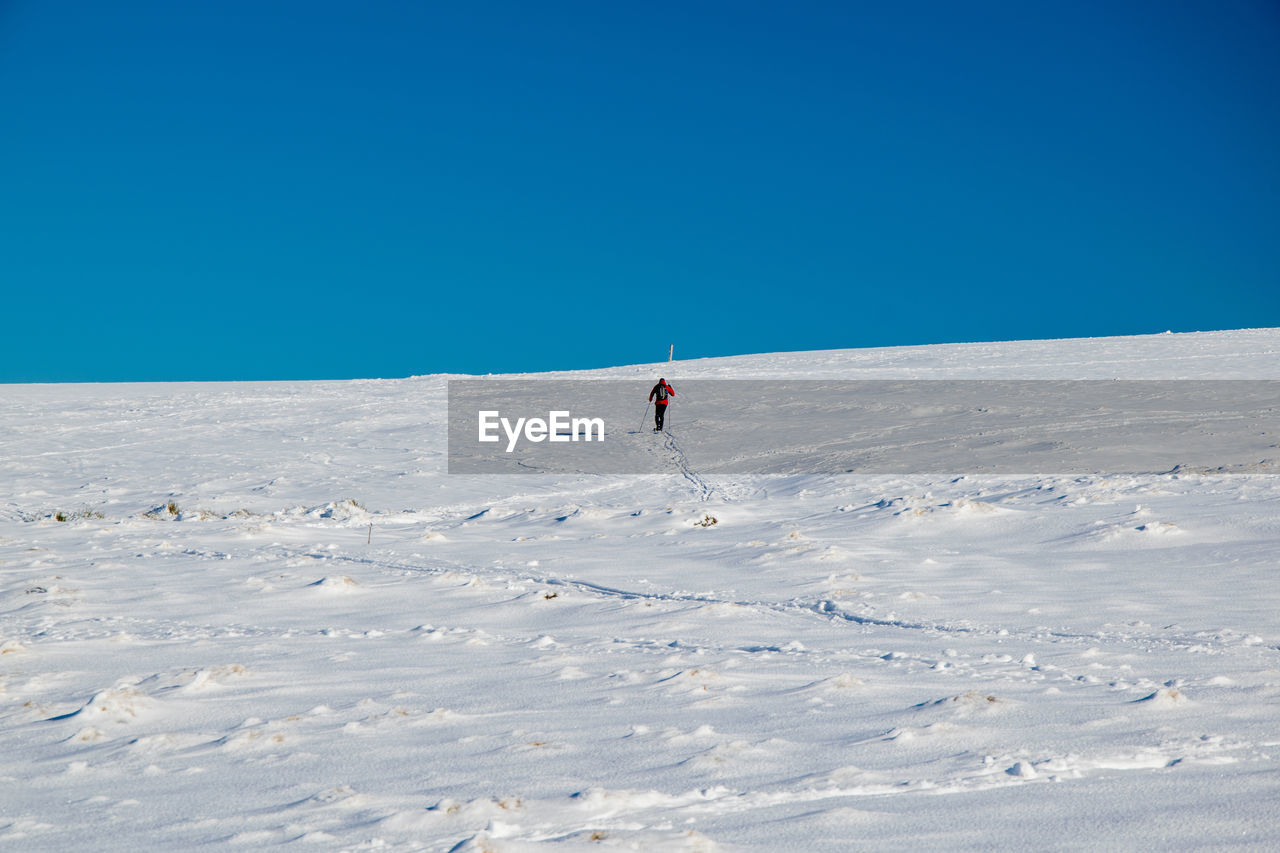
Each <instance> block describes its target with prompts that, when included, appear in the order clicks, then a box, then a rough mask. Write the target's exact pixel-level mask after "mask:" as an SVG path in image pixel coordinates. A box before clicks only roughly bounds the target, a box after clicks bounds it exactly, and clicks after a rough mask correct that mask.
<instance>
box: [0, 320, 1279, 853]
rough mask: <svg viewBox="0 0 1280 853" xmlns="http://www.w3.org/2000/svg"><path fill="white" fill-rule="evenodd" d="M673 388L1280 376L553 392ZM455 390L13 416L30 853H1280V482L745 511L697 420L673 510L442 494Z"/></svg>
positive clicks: (5, 497)
mask: <svg viewBox="0 0 1280 853" xmlns="http://www.w3.org/2000/svg"><path fill="white" fill-rule="evenodd" d="M659 373H660V374H661V375H663V376H665V377H666V378H668V379H669V380H671V381H672V382H673V383H674V384H675V385H676V388H677V390H678V389H679V387H680V386H679V382H680V380H681V379H687V378H712V377H733V378H747V377H753V376H754V377H767V378H796V379H800V378H831V377H834V378H850V379H859V378H1068V379H1074V378H1079V379H1086V378H1133V379H1156V378H1159V379H1174V378H1187V379H1210V378H1249V379H1259V378H1272V379H1274V378H1280V330H1274V329H1272V330H1249V331H1237V332H1214V333H1203V334H1188V335H1154V336H1146V337H1136V338H1112V339H1100V340H1072V341H1041V342H1017V343H994V344H958V345H949V346H935V347H910V348H895V349H881V350H849V351H833V352H818V353H788V354H776V355H760V356H747V357H740V358H726V359H710V360H704V361H696V362H677V363H675V364H673V365H667V364H662V365H649V366H639V367H620V368H611V369H608V370H601V371H593V372H586V373H574V374H555V375H552V374H544V375H546V376H548V378H554V377H555V376H563V377H569V376H573V377H587V376H612V377H652V378H654V379H656V377H657V375H659ZM445 390H446V385H445V377H440V376H426V377H416V378H413V379H404V380H388V381H356V382H308V383H254V384H234V383H232V384H172V385H98V386H91V385H80V386H71V385H67V386H4V387H0V483H2V484H3V491H2V492H0V730H3V732H4V741H3V742H4V747H3V749H0V846H3V847H5V848H6V849H15V850H18V849H22V850H71V849H92V850H121V851H124V850H137V849H172V850H178V849H192V848H197V847H201V846H204V845H210V844H226V843H230V844H232V845H236V846H239V847H241V848H246V849H247V848H258V847H269V846H273V845H283V844H292V843H293V842H303V844H302V847H303V848H305V849H388V850H428V851H451V850H457V851H468V850H473V851H482V850H488V851H526V850H542V849H548V850H562V851H579V850H584V851H585V850H609V849H619V850H653V851H679V850H698V851H711V850H726V851H731V850H804V851H822V850H860V849H865V850H881V849H916V850H923V849H939V848H946V849H990V848H993V847H994V848H1003V849H1026V848H1030V847H1048V848H1077V849H1213V848H1223V847H1230V848H1232V849H1242V850H1274V849H1276V848H1277V847H1280V477H1277V476H1276V475H1275V474H1268V473H1266V472H1265V470H1260V471H1258V472H1255V473H1248V474H1234V475H1214V476H1209V475H1198V474H1190V475H1177V474H1166V475H1151V476H1144V477H1131V476H1120V477H1112V476H1107V475H1105V474H1098V475H1091V476H1084V477H1079V476H1076V477H1066V476H1058V477H1055V476H1034V477H1031V476H1020V477H1014V476H1008V477H996V476H988V477H981V478H978V477H972V476H969V477H966V476H965V472H964V471H962V470H958V471H955V472H954V473H953V474H951V475H948V476H932V477H914V478H901V477H870V478H868V477H840V476H804V477H799V476H794V477H763V476H756V477H733V478H729V477H716V476H713V475H710V474H704V473H703V472H699V471H696V470H693V469H691V468H690V467H689V465H688V463H687V457H686V456H685V454H684V451H683V449H682V447H681V443H682V442H688V441H691V440H693V439H692V437H691V436H687V435H682V434H681V433H680V431H679V429H678V424H679V420H678V418H679V408H678V406H679V400H678V399H677V402H676V407H675V408H673V412H672V414H673V420H674V422H675V424H676V425H677V429H676V432H675V435H674V436H657V437H655V436H648V435H645V436H643V438H645V439H652V440H653V441H654V442H655V443H656V444H657V445H658V447H660V448H661V452H663V453H667V454H669V455H670V458H671V470H670V474H669V475H666V476H646V477H602V476H576V477H574V476H552V475H547V476H522V477H493V476H488V477H463V476H458V475H453V476H450V475H448V474H446V473H445V472H444V468H445V462H444V460H445V414H446V413H445ZM643 408H644V400H643V399H640V400H637V401H636V406H635V409H636V411H635V413H634V417H635V419H636V421H637V422H639V419H640V416H641V413H642V410H643ZM760 417H761V429H760V431H759V442H760V446H761V447H767V445H768V442H769V433H770V431H771V430H774V429H784V428H785V426H786V421H785V416H783V415H781V414H775V413H771V412H770V411H769V410H768V408H767V407H762V408H761V412H760ZM1276 434H1277V439H1276V443H1277V444H1280V423H1278V424H1276ZM1276 454H1277V455H1280V450H1277V451H1276ZM942 794H949V795H951V796H939V795H942Z"/></svg>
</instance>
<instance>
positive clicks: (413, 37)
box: [0, 0, 1280, 382]
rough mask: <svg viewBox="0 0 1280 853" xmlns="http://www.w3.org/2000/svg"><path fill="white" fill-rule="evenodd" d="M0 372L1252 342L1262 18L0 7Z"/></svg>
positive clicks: (949, 6) (1144, 13) (1275, 41)
mask: <svg viewBox="0 0 1280 853" xmlns="http://www.w3.org/2000/svg"><path fill="white" fill-rule="evenodd" d="M0 288H2V290H3V309H2V311H3V318H4V322H3V334H2V335H0V381H10V382H13V381H48V380H53V381H66V380H143V379H165V380H169V379H270V378H330V377H332V378H337V377H359V376H370V377H372V376H404V375H409V374H420V373H434V372H441V371H450V372H468V373H484V372H490V371H492V372H509V371H525V370H539V369H552V368H575V367H594V366H605V365H613V364H621V363H630V362H638V361H655V360H660V359H664V358H665V355H666V348H667V345H668V344H671V343H674V344H675V345H676V354H677V356H683V357H687V358H693V357H697V356H709V355H731V354H737V353H749V352H768V351H776V350H798V349H826V348H839V347H864V346H883V345H894V344H917V343H938V342H948V341H965V340H1007V339H1018V338H1050V337H1074V336H1086V335H1114V334H1131V333H1145V332H1160V331H1164V330H1166V329H1173V330H1175V331H1190V330H1198V329H1223V328H1238V327H1246V326H1252V327H1256V326H1280V4H1277V3H1276V2H1275V0H1178V2H1166V0H1151V2H1126V1H1125V0H1106V1H1104V0H1083V2H1082V0H1061V2H1027V1H1026V0H1009V2H987V1H986V0H975V2H964V3H959V2H951V0H946V2H924V0H916V2H912V0H906V1H905V2H900V3H898V2H874V3H871V2H868V3H860V2H853V0H848V2H824V3H814V2H803V0H789V2H785V3H784V2H778V0H775V2H749V1H747V0H729V1H728V2H696V0H681V2H666V1H665V0H656V2H643V3H636V2H631V3H621V2H610V1H609V0H582V2H563V0H546V2H525V0H510V2H485V0H467V1H466V2H452V3H435V2H369V3H363V2H348V3H333V2H323V0H320V2H317V0H308V2H271V0H256V1H255V2H239V0H219V2H174V1H173V0H157V2H132V0H120V2H112V3H102V2H60V0H0Z"/></svg>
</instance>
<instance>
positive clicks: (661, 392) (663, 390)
mask: <svg viewBox="0 0 1280 853" xmlns="http://www.w3.org/2000/svg"><path fill="white" fill-rule="evenodd" d="M657 397H658V402H662V401H664V400H666V399H667V386H666V384H664V383H658V394H657Z"/></svg>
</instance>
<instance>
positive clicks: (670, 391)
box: [649, 382, 676, 406]
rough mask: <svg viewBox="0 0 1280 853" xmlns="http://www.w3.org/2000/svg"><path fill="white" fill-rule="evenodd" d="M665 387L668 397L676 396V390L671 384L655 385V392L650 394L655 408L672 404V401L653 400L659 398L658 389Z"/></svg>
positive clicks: (660, 383)
mask: <svg viewBox="0 0 1280 853" xmlns="http://www.w3.org/2000/svg"><path fill="white" fill-rule="evenodd" d="M663 387H665V388H666V389H667V394H668V396H671V397H674V396H675V395H676V389H674V388H672V387H671V383H669V382H659V383H658V384H657V385H654V386H653V390H652V391H650V392H649V400H650V401H651V402H653V404H654V405H655V406H665V405H666V404H667V403H669V402H671V401H670V400H657V401H654V400H653V398H654V397H656V396H658V389H659V388H663Z"/></svg>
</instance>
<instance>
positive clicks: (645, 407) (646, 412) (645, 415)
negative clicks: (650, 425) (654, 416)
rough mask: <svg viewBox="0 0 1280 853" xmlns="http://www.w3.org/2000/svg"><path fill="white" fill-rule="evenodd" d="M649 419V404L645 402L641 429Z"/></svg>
mask: <svg viewBox="0 0 1280 853" xmlns="http://www.w3.org/2000/svg"><path fill="white" fill-rule="evenodd" d="M647 420H649V404H648V403H645V404H644V416H643V417H641V418H640V429H642V430H643V429H644V422H645V421H647Z"/></svg>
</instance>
